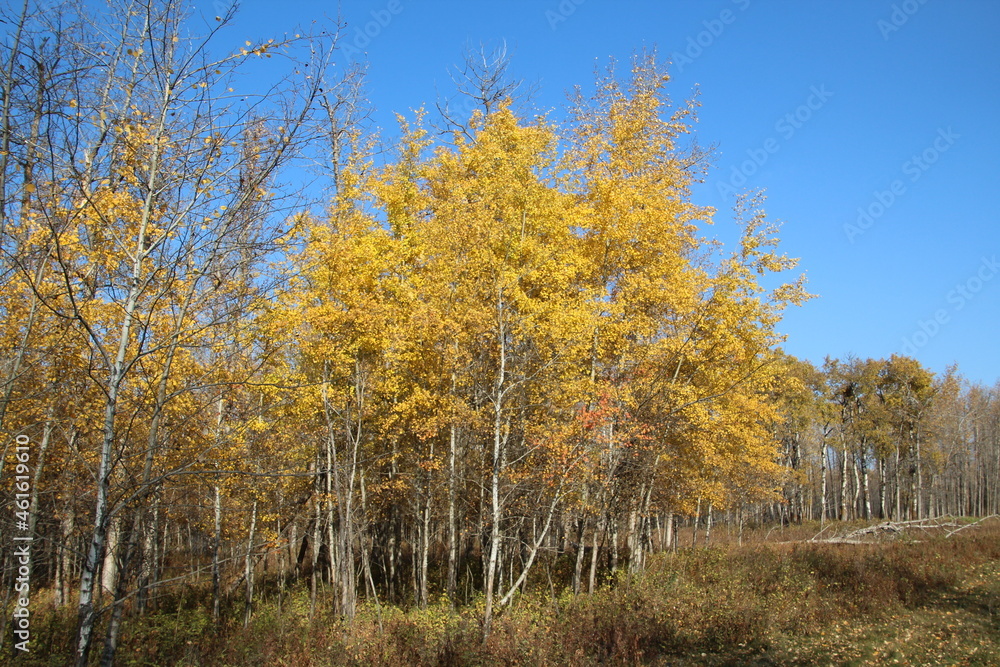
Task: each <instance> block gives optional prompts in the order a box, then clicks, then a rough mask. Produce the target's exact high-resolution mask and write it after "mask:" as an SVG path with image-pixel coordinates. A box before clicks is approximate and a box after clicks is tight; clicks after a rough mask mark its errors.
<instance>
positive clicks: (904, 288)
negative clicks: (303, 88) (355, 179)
mask: <svg viewBox="0 0 1000 667" xmlns="http://www.w3.org/2000/svg"><path fill="white" fill-rule="evenodd" d="M202 3H204V7H202ZM217 4H218V0H216V2H213V3H205V2H204V0H201V2H199V4H198V5H197V7H198V8H199V9H202V10H203V11H205V13H206V14H207V13H213V12H214V13H217V7H216V5H217ZM340 12H341V14H342V15H343V16H344V18H345V19H346V20H347V21H348V29H347V35H346V39H345V42H344V43H345V44H347V45H349V46H350V47H351V48H352V49H354V48H355V47H356V48H357V51H358V54H357V55H356V56H355V57H357V58H362V59H366V60H367V62H368V95H369V97H370V100H371V102H372V104H373V105H374V107H375V110H376V111H375V115H374V120H375V122H376V123H377V124H379V125H381V126H382V127H385V128H387V130H389V131H390V132H391V131H394V130H395V123H394V121H393V116H392V114H393V113H394V112H402V113H404V114H406V113H410V110H411V109H413V108H416V107H418V106H421V105H427V106H428V107H429V108H431V107H433V104H434V101H435V99H436V98H437V97H438V95H448V94H450V93H451V92H452V87H451V82H450V80H449V77H448V68H449V67H451V66H454V65H455V64H457V63H459V62H460V60H461V57H462V52H463V48H464V47H465V46H466V45H468V44H473V45H478V44H479V43H486V44H489V45H495V44H498V43H500V42H501V41H505V42H506V44H507V45H508V48H509V50H510V51H511V52H512V54H513V64H512V69H513V71H514V74H515V76H516V77H518V78H522V79H524V80H525V81H526V82H529V83H536V84H537V85H538V89H539V90H538V94H537V95H536V98H535V104H536V106H537V107H538V108H540V109H542V110H558V109H559V108H560V107H561V106H562V104H563V102H564V100H565V94H566V91H567V90H569V89H570V88H572V87H573V86H574V85H578V84H579V85H583V86H584V87H586V86H588V85H589V84H591V83H592V81H593V79H594V76H593V73H594V68H595V67H603V66H604V65H606V64H607V63H608V61H609V58H611V57H614V58H616V59H618V60H619V61H620V62H623V63H624V62H627V61H628V59H629V57H630V56H631V54H632V53H633V52H635V51H636V50H639V49H642V48H650V47H655V48H657V49H658V51H659V53H660V55H661V57H663V58H669V59H671V60H672V61H673V65H672V66H671V73H672V76H673V81H672V82H671V84H670V85H671V95H672V97H673V98H674V99H675V100H682V99H684V98H687V97H689V96H690V95H691V94H692V93H693V91H694V90H695V88H696V87H697V89H698V90H699V91H700V100H701V104H702V107H701V109H700V111H699V117H700V121H699V123H698V125H697V126H696V130H697V134H698V139H699V141H700V142H701V143H702V144H704V145H709V144H716V145H718V153H717V161H716V168H715V169H714V170H713V171H712V173H711V174H710V176H709V178H708V179H707V181H706V183H705V184H703V185H701V186H699V187H698V188H697V190H696V191H695V200H696V201H697V202H698V203H700V204H705V205H711V206H715V207H716V208H717V209H718V211H719V213H718V216H717V218H716V220H717V221H716V224H715V226H714V227H712V228H709V229H708V231H707V233H708V234H709V235H714V236H717V237H718V238H720V239H722V240H726V241H731V240H732V239H734V238H735V226H734V224H733V223H732V220H731V216H730V209H731V207H732V203H733V197H732V192H733V191H734V190H741V189H743V188H764V189H766V192H767V195H768V202H767V212H768V215H769V217H771V218H772V219H776V220H780V221H782V222H783V223H784V224H783V228H782V234H781V238H782V248H783V249H784V251H785V252H787V254H789V255H790V256H793V257H798V258H800V265H799V268H800V269H801V270H802V271H804V272H805V273H806V274H807V276H808V280H809V286H808V287H809V290H810V291H811V292H813V293H815V294H817V295H818V297H817V298H816V299H814V300H812V301H810V302H809V303H808V304H806V305H805V306H803V307H802V308H793V309H791V310H790V311H789V312H788V313H787V315H786V317H785V319H784V321H783V322H782V324H781V326H780V330H781V331H782V333H785V334H787V336H788V340H787V343H786V345H785V349H786V350H787V351H788V352H790V353H792V354H794V355H796V356H798V357H801V358H806V359H810V360H812V361H814V362H816V363H822V360H823V358H824V357H825V356H827V355H829V356H832V357H839V358H844V357H846V356H847V355H849V354H854V355H856V356H859V357H887V356H888V355H890V354H893V353H902V354H908V355H909V356H913V357H915V358H917V359H919V360H920V361H922V362H923V363H924V364H925V365H927V366H928V367H929V368H931V369H932V370H934V371H937V372H940V371H943V370H944V369H945V367H946V366H948V365H949V364H951V363H958V365H959V368H960V370H961V372H962V373H963V374H964V375H965V376H966V377H968V378H969V379H971V380H974V381H979V382H984V383H987V384H993V383H994V382H995V381H996V380H997V379H998V378H1000V345H998V344H997V337H998V334H1000V264H997V260H1000V224H998V223H1000V204H998V202H997V198H998V196H1000V131H998V129H997V122H998V119H1000V3H997V2H994V1H992V0H980V1H955V0H948V1H946V0H925V1H923V2H922V1H921V0H896V1H891V0H871V1H865V2H861V1H860V0H856V1H840V2H808V1H797V2H777V1H767V2H765V1H764V0H711V1H704V2H694V1H680V0H661V1H658V2H654V1H646V2H611V1H610V0H562V2H560V1H559V0H538V1H528V0H470V1H466V2H458V1H447V0H439V1H431V0H375V1H372V2H362V1H355V2H344V3H343V4H342V5H340ZM337 13H338V5H337V4H335V3H334V2H320V1H317V0H286V1H284V2H279V3H275V2H270V1H268V2H264V1H263V0H246V1H245V2H243V3H241V13H240V16H239V17H238V19H237V22H236V24H235V25H234V27H233V29H232V34H233V35H234V39H242V38H244V37H245V38H248V39H252V38H267V37H270V36H274V35H277V34H281V33H283V32H286V31H287V32H292V31H295V30H296V27H297V26H303V25H306V24H309V23H310V22H311V21H313V20H314V19H321V18H322V17H323V16H324V15H326V16H331V17H335V16H336V15H337ZM366 25H367V27H368V32H369V35H370V36H365V35H363V33H361V32H360V31H362V30H364V29H365V27H366ZM362 52H363V53H362ZM345 56H346V54H345ZM342 60H343V59H342ZM553 113H558V111H553Z"/></svg>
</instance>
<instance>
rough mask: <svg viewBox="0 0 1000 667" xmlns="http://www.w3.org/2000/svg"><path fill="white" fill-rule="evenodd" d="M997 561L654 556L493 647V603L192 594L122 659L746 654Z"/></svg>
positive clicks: (969, 540) (934, 547) (836, 554)
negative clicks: (349, 603)
mask: <svg viewBox="0 0 1000 667" xmlns="http://www.w3.org/2000/svg"><path fill="white" fill-rule="evenodd" d="M987 560H1000V529H998V528H997V527H993V528H992V529H990V528H985V527H984V528H977V529H973V530H970V531H967V532H965V533H963V534H961V535H956V536H954V537H952V538H950V539H943V538H932V539H929V540H927V541H897V542H893V543H889V544H876V545H850V544H810V543H796V544H772V545H755V546H748V547H733V546H730V547H721V548H708V549H703V548H699V549H683V550H681V551H679V552H677V553H666V554H659V555H656V556H653V557H651V558H650V561H649V564H648V567H647V568H646V570H645V571H644V572H642V573H640V574H637V575H628V574H625V573H619V575H618V576H616V577H613V578H612V579H611V581H609V582H608V583H607V584H606V585H604V586H602V587H601V589H600V590H599V591H597V592H596V593H594V594H593V595H579V596H573V595H572V594H571V593H569V592H568V590H564V592H563V593H562V594H559V595H556V596H555V597H553V596H552V594H551V593H550V592H548V593H547V592H545V589H541V588H540V589H539V590H538V591H537V592H533V593H530V594H526V595H524V596H523V597H521V598H520V599H519V600H518V601H516V602H515V603H514V605H513V606H512V607H510V608H509V609H507V610H505V611H504V613H502V614H501V615H500V616H498V617H497V618H496V619H495V623H494V630H493V633H492V634H491V636H490V637H489V639H488V640H487V641H486V642H485V643H483V642H482V636H481V632H482V602H481V601H478V602H474V603H473V604H471V605H468V606H465V607H461V608H459V609H454V610H453V609H452V608H451V607H450V606H449V605H448V604H447V603H446V602H444V601H441V602H438V603H435V604H432V605H431V606H430V607H429V608H428V609H425V610H419V609H411V610H403V609H399V608H397V607H384V606H383V607H381V608H378V607H376V606H375V605H374V604H364V605H361V607H360V608H359V612H358V616H357V618H356V619H355V621H354V623H353V624H352V625H350V626H348V625H346V624H345V623H344V622H343V621H342V620H341V619H339V618H336V617H335V616H333V615H332V614H330V613H329V612H326V611H320V612H318V613H317V615H316V616H315V618H313V619H312V620H310V618H309V594H308V591H306V590H304V589H302V588H298V589H296V590H295V591H292V592H286V593H285V594H284V595H283V596H282V600H281V603H280V605H279V604H278V601H277V599H276V598H274V599H270V600H268V601H265V602H263V603H261V604H260V605H258V607H257V608H256V611H255V614H254V616H253V618H252V620H251V622H250V624H249V626H248V627H246V628H244V627H243V625H242V622H241V621H242V617H241V611H242V610H241V608H240V605H239V604H238V603H234V604H233V605H232V608H231V609H229V610H228V611H227V614H226V616H227V618H226V619H225V620H224V622H223V623H222V625H220V626H216V625H214V624H213V623H212V621H211V614H210V612H209V611H207V609H206V607H204V605H203V602H204V600H202V599H201V598H200V597H199V596H197V595H196V594H195V595H192V593H191V592H188V594H187V595H183V596H178V597H177V598H176V599H175V600H173V601H165V602H169V603H168V604H163V605H162V606H161V608H160V611H158V612H156V613H151V614H147V615H145V616H143V617H135V618H129V619H128V620H127V622H126V624H125V630H124V636H123V641H122V644H121V650H120V652H119V656H118V657H119V662H120V664H125V665H130V664H133V665H151V664H178V665H275V664H283V665H387V666H392V667H403V666H404V665H407V666H408V665H517V664H524V665H527V664H530V665H544V664H552V665H562V664H566V665H569V664H572V665H586V664H595V665H596V664H635V663H641V662H649V661H652V660H655V659H656V658H658V657H663V656H682V655H690V654H694V655H696V656H697V655H700V654H701V653H709V654H715V655H722V656H725V655H746V654H748V653H753V652H755V651H759V650H761V649H764V648H766V647H767V646H768V644H769V642H770V641H771V640H772V639H773V638H774V637H776V636H777V635H786V636H787V635H808V634H811V633H816V632H820V631H822V630H824V629H825V628H828V627H829V626H830V625H831V624H832V623H833V622H834V621H837V620H848V619H852V618H857V619H861V618H863V619H866V622H867V621H868V620H870V619H872V618H877V617H879V616H881V615H884V614H888V613H892V612H894V611H898V610H900V609H901V607H903V606H907V605H917V604H920V603H921V602H922V601H925V600H926V597H927V595H928V594H931V593H933V592H935V591H941V590H946V589H948V588H949V587H951V586H953V585H954V584H955V583H956V582H957V581H958V580H959V578H960V577H961V576H962V574H963V572H964V571H965V570H967V569H968V568H969V567H973V566H975V565H978V564H981V563H984V562H985V561H987ZM552 569H553V570H556V571H558V568H556V567H553V568H552ZM546 588H547V586H546ZM549 590H551V589H549ZM328 606H329V605H327V604H324V605H323V607H324V609H325V608H327V607H328ZM45 616H46V613H45V612H41V611H40V612H38V617H45ZM48 616H49V617H48V618H44V619H42V618H36V623H37V625H35V626H34V627H36V628H42V627H46V628H47V629H49V631H50V633H49V638H50V639H51V642H50V646H36V647H35V652H34V653H33V654H32V655H31V657H30V659H29V660H28V661H27V662H25V663H24V664H55V663H57V662H58V661H59V659H60V658H61V657H66V656H69V655H70V652H69V645H70V632H69V628H70V626H71V625H72V624H71V623H70V622H69V621H70V618H69V615H68V614H64V615H60V616H52V615H51V614H49V615H48ZM63 616H65V618H64V617H63ZM33 661H35V662H33Z"/></svg>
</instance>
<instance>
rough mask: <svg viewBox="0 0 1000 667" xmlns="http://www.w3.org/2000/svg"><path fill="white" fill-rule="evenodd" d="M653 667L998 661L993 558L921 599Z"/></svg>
mask: <svg viewBox="0 0 1000 667" xmlns="http://www.w3.org/2000/svg"><path fill="white" fill-rule="evenodd" d="M652 662H653V664H659V665H734V664H742V665H749V666H754V665H760V666H763V665H852V666H853V665H983V666H984V667H987V666H994V665H1000V563H998V562H997V561H991V562H988V563H986V564H984V565H980V566H978V567H976V568H974V569H973V570H972V571H970V572H969V573H968V574H967V575H966V576H965V577H964V579H962V580H961V581H960V582H959V583H958V584H956V585H955V586H951V587H948V588H947V589H946V590H943V591H935V592H933V593H931V594H930V595H929V596H928V598H927V599H926V600H925V601H924V602H923V603H921V604H919V605H918V606H915V607H910V608H906V607H904V608H902V609H898V610H896V611H894V612H891V613H887V614H885V615H876V616H875V617H871V618H865V617H861V618H855V619H850V620H835V621H832V622H831V623H829V624H828V625H825V626H824V627H823V628H822V629H818V630H814V631H812V632H801V633H797V634H796V633H793V634H780V635H778V636H775V637H772V638H771V640H770V642H769V645H768V646H767V647H762V648H757V649H750V650H747V649H742V648H740V647H737V648H736V649H733V650H728V651H722V652H718V653H698V654H694V655H690V656H667V657H662V658H660V659H659V660H655V661H652Z"/></svg>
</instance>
